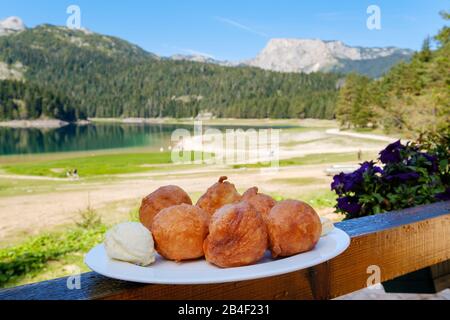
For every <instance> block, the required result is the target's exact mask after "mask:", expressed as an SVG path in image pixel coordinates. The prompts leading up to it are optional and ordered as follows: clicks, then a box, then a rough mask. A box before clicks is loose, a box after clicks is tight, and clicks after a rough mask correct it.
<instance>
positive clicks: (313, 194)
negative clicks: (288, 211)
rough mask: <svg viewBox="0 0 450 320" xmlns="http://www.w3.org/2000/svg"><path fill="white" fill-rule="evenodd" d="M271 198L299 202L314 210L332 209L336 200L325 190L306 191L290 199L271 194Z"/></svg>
mask: <svg viewBox="0 0 450 320" xmlns="http://www.w3.org/2000/svg"><path fill="white" fill-rule="evenodd" d="M271 196H272V197H273V198H274V199H275V200H277V201H282V200H286V199H294V200H301V201H303V202H306V203H308V204H309V205H311V206H312V207H313V208H315V209H323V208H333V207H334V206H335V205H336V198H337V196H336V194H335V193H334V192H332V191H330V190H327V189H321V190H317V191H308V192H305V193H300V194H298V195H295V196H291V197H285V196H283V195H280V194H271Z"/></svg>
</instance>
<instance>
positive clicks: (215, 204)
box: [197, 177, 241, 216]
mask: <svg viewBox="0 0 450 320" xmlns="http://www.w3.org/2000/svg"><path fill="white" fill-rule="evenodd" d="M225 180H228V177H220V179H219V182H217V183H215V184H214V185H213V186H211V187H210V188H209V189H208V190H207V191H206V193H205V194H204V195H202V196H201V197H200V199H198V201H197V206H198V207H200V208H202V209H203V210H205V211H206V212H208V213H209V214H210V215H211V216H212V215H213V214H214V212H216V210H217V209H220V208H221V207H223V206H224V205H226V204H230V203H236V202H239V201H240V200H241V195H240V194H239V193H238V192H237V190H236V188H235V187H234V184H232V183H229V182H228V181H225Z"/></svg>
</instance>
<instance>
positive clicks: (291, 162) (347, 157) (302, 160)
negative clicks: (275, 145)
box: [233, 152, 376, 169]
mask: <svg viewBox="0 0 450 320" xmlns="http://www.w3.org/2000/svg"><path fill="white" fill-rule="evenodd" d="M375 157H376V154H375V153H371V152H363V153H362V161H364V160H370V159H374V158H375ZM352 161H353V162H354V161H358V155H357V154H356V153H354V152H351V153H322V154H311V155H306V156H304V157H296V158H291V159H282V160H280V167H289V166H304V165H313V164H326V163H343V162H352ZM269 165H270V164H267V163H254V164H236V165H233V168H234V169H240V168H265V167H268V166H269Z"/></svg>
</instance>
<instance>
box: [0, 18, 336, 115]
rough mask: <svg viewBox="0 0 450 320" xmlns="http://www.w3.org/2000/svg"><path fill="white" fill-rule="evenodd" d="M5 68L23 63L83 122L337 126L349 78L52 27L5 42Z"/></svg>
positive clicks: (28, 76) (31, 80) (1, 46)
mask: <svg viewBox="0 0 450 320" xmlns="http://www.w3.org/2000/svg"><path fill="white" fill-rule="evenodd" d="M0 61H4V62H5V63H6V64H8V65H12V64H15V63H21V64H22V65H23V66H24V70H25V71H24V75H23V81H25V82H26V84H27V86H28V85H29V86H30V88H31V87H35V86H40V87H42V88H51V90H52V92H53V93H54V94H55V95H56V96H61V97H65V99H67V100H65V102H66V103H68V105H70V107H68V105H64V107H67V108H69V109H70V108H74V109H75V110H77V112H76V114H75V116H76V117H82V116H84V115H85V116H87V117H175V118H186V117H195V116H197V115H198V114H199V113H201V112H206V111H208V112H212V113H213V114H214V116H216V117H236V118H320V119H332V118H334V112H335V104H336V99H337V95H338V87H337V84H338V83H339V80H340V79H342V76H340V75H337V74H324V73H316V74H311V75H306V74H294V73H292V74H291V73H277V72H270V71H264V70H261V69H258V68H251V67H223V66H218V65H213V64H204V63H196V62H188V61H173V60H169V59H161V58H159V57H156V56H154V55H152V54H150V53H148V52H145V51H144V50H142V49H140V48H139V47H137V46H134V45H132V44H130V43H128V42H126V41H123V40H121V39H118V38H114V37H107V36H102V35H99V34H93V33H86V32H83V31H74V30H68V29H65V28H60V27H54V26H49V25H43V26H39V27H36V28H33V29H29V30H26V31H24V32H21V33H19V34H14V35H11V36H7V37H1V38H0ZM30 105H31V104H30ZM16 109H17V108H16ZM6 113H7V114H8V117H9V118H10V117H11V116H12V117H14V118H16V117H24V116H25V117H33V116H36V115H37V113H36V112H35V113H31V112H29V113H26V114H25V113H22V114H21V113H20V112H14V111H7V112H6ZM56 116H60V115H55V117H56ZM0 119H5V116H4V115H3V116H0Z"/></svg>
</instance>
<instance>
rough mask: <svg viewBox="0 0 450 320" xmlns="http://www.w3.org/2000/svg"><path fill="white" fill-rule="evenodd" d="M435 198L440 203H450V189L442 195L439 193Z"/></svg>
mask: <svg viewBox="0 0 450 320" xmlns="http://www.w3.org/2000/svg"><path fill="white" fill-rule="evenodd" d="M435 198H436V199H437V200H439V201H450V188H447V190H445V191H444V192H442V193H438V194H437V195H436V196H435Z"/></svg>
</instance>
